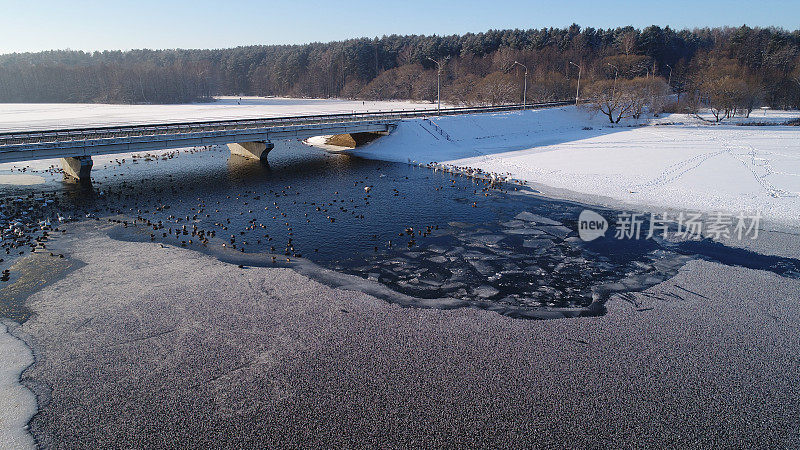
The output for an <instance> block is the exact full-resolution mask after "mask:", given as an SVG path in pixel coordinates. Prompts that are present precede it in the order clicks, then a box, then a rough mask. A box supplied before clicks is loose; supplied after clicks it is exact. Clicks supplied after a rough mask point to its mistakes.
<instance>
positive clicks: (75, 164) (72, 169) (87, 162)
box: [61, 156, 94, 182]
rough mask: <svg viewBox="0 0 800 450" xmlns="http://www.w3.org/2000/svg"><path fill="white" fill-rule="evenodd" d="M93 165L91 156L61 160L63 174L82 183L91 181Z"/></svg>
mask: <svg viewBox="0 0 800 450" xmlns="http://www.w3.org/2000/svg"><path fill="white" fill-rule="evenodd" d="M93 164H94V163H93V162H92V157H91V156H75V157H69V158H61V167H63V168H64V174H66V175H68V176H70V177H72V178H74V179H76V180H78V181H82V182H87V181H91V173H92V165H93Z"/></svg>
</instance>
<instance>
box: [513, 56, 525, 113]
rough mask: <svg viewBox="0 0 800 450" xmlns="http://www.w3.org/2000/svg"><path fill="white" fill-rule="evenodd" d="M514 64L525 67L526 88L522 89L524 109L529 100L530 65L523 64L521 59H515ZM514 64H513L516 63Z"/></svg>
mask: <svg viewBox="0 0 800 450" xmlns="http://www.w3.org/2000/svg"><path fill="white" fill-rule="evenodd" d="M514 64H518V65H520V66H522V67H524V68H525V88H524V89H523V91H522V109H525V105H526V104H527V100H528V66H526V65H525V64H522V63H521V62H519V61H514ZM514 64H512V66H513V65H514Z"/></svg>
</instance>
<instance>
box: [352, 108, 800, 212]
mask: <svg viewBox="0 0 800 450" xmlns="http://www.w3.org/2000/svg"><path fill="white" fill-rule="evenodd" d="M754 114H756V113H754ZM758 114H762V112H761V111H759V112H758ZM770 114H772V115H773V116H780V117H781V119H782V120H788V119H790V118H792V117H797V116H798V115H800V114H798V113H797V112H791V111H790V112H780V113H778V112H775V111H770V112H767V117H769V116H770ZM667 124H669V125H667ZM628 125H631V123H628V124H620V125H616V126H611V125H610V124H609V123H608V119H606V118H605V117H604V116H599V115H598V116H594V117H592V116H591V115H589V114H588V113H587V112H586V111H584V110H582V109H577V108H575V107H564V108H557V109H543V110H535V111H525V112H513V113H502V114H475V115H468V116H451V117H432V118H430V120H425V119H418V120H408V121H404V122H402V123H401V124H400V126H399V127H398V128H397V130H396V131H395V132H394V133H393V134H392V135H391V136H389V137H386V138H382V139H379V140H377V141H375V142H373V143H371V144H369V145H367V146H365V147H362V148H359V149H356V150H355V151H354V153H355V154H358V155H360V156H363V157H368V158H376V159H383V160H390V161H401V162H407V161H414V162H417V163H421V164H427V163H429V162H439V163H445V164H452V165H457V166H468V167H473V168H480V169H483V170H485V171H489V172H495V173H500V174H510V175H511V176H512V177H514V178H517V179H521V180H526V181H528V182H531V183H532V184H533V185H534V186H536V187H541V188H542V190H543V191H544V192H545V193H548V188H552V189H550V191H551V192H552V193H555V194H556V195H565V196H566V197H574V199H575V200H589V201H600V202H603V203H608V204H610V205H612V206H620V205H622V206H623V207H624V206H636V207H645V208H646V209H648V210H659V209H661V208H663V209H664V210H670V211H684V210H686V211H701V212H715V211H721V212H728V213H733V214H738V213H744V214H753V213H755V212H757V211H761V213H762V215H763V217H764V218H765V219H771V220H774V221H777V222H781V223H784V224H787V225H791V226H800V127H792V126H760V127H756V126H736V125H725V124H723V125H713V124H708V123H706V122H703V121H701V120H698V119H697V118H696V117H690V116H687V115H684V114H680V115H679V114H672V115H666V116H663V117H660V118H658V119H651V120H649V121H643V123H640V124H638V125H643V126H628ZM634 125H636V124H634ZM589 128H590V129H589ZM439 130H441V132H440V131H439ZM564 192H567V194H563V193H564Z"/></svg>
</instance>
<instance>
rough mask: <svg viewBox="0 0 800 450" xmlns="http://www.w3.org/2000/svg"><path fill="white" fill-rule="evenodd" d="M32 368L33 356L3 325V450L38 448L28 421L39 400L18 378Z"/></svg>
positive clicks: (0, 409) (0, 347)
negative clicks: (29, 429)
mask: <svg viewBox="0 0 800 450" xmlns="http://www.w3.org/2000/svg"><path fill="white" fill-rule="evenodd" d="M31 364H33V354H32V353H31V351H30V349H29V348H28V347H27V346H26V345H25V344H24V343H23V342H22V341H20V340H19V339H17V338H15V337H14V336H12V335H11V334H9V333H8V328H7V327H6V325H4V324H0V447H1V448H4V449H22V448H35V447H36V445H35V443H34V441H33V438H32V437H31V435H30V434H28V432H27V429H26V428H27V425H28V421H29V420H30V419H31V417H33V415H34V414H35V413H36V397H35V396H34V395H33V393H32V392H31V391H29V390H28V389H26V388H25V387H24V386H22V385H21V384H20V383H19V376H20V374H21V373H22V371H23V370H25V368H27V367H28V366H30V365H31Z"/></svg>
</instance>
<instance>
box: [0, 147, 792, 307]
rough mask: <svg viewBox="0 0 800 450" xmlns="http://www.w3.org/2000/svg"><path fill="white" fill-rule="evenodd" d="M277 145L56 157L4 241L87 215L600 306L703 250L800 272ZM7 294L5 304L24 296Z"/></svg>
mask: <svg viewBox="0 0 800 450" xmlns="http://www.w3.org/2000/svg"><path fill="white" fill-rule="evenodd" d="M269 156H270V167H268V168H267V167H262V166H261V165H260V164H258V163H257V162H253V161H249V160H245V159H241V158H238V157H231V156H230V155H229V153H228V151H227V148H225V147H218V148H212V149H209V150H205V151H183V152H174V153H171V154H169V155H167V156H163V157H158V158H155V157H149V158H141V157H137V158H130V157H127V158H125V160H124V162H122V161H121V158H118V159H120V161H119V162H112V163H110V164H101V163H100V161H98V162H96V163H95V168H94V170H93V179H94V184H93V185H92V186H81V185H77V184H75V183H71V182H64V181H63V176H62V175H61V174H60V173H59V172H58V170H49V171H43V172H34V173H33V174H34V175H38V176H42V177H43V178H44V179H45V183H43V184H39V185H33V186H7V185H6V186H4V187H2V190H1V191H0V192H2V196H3V198H4V200H3V203H2V217H0V226H2V228H3V229H4V230H5V231H4V241H3V244H4V251H5V252H6V258H5V261H3V262H0V268H2V269H6V268H8V267H9V266H10V264H11V262H13V260H14V257H15V256H16V257H17V258H18V257H19V256H20V255H19V253H20V251H21V252H22V253H23V255H24V254H27V252H29V251H30V248H31V244H33V246H37V245H38V246H39V247H41V245H40V244H39V243H38V242H37V241H36V238H37V237H38V238H39V240H41V241H42V242H43V243H45V245H46V239H45V238H47V237H48V236H52V235H53V234H58V233H59V232H60V231H61V229H58V230H56V228H58V226H59V224H60V222H59V220H61V221H73V220H80V219H86V218H87V217H88V218H92V219H99V220H102V221H108V220H114V221H117V220H119V221H124V222H121V223H122V226H127V227H129V228H130V229H132V230H134V229H136V230H140V231H144V233H145V235H146V236H149V238H150V239H151V240H154V241H158V242H164V243H168V244H171V245H178V246H187V247H189V248H194V247H197V246H198V245H201V246H202V245H205V246H206V247H208V248H221V247H222V245H223V244H224V245H225V249H226V251H230V250H234V251H244V252H245V253H247V254H253V253H256V254H262V255H264V257H265V260H266V261H269V260H270V259H271V258H272V257H273V256H274V257H275V261H276V263H280V262H283V261H285V260H286V258H289V260H291V259H292V258H295V259H296V258H306V259H309V260H311V261H313V262H315V263H317V264H319V265H321V266H323V267H325V268H329V269H334V270H336V271H339V272H344V273H348V274H352V275H356V276H358V277H361V278H365V279H368V280H372V281H374V282H378V283H381V284H384V285H386V286H387V287H389V288H390V289H392V290H393V291H396V292H400V293H402V294H406V295H409V296H412V297H416V298H421V299H440V298H450V299H459V300H462V301H464V302H466V304H468V305H472V306H476V307H490V308H491V309H495V308H493V306H502V308H500V309H501V310H502V312H503V313H504V314H509V315H512V316H515V317H539V316H542V315H541V314H538V313H537V312H541V311H559V312H560V313H563V314H564V315H581V314H584V315H586V314H597V313H599V312H602V308H600V309H597V308H593V309H587V307H589V306H590V305H598V303H599V304H602V300H603V299H604V297H605V296H607V295H608V293H611V292H619V291H631V290H641V289H645V288H647V287H649V286H652V285H654V284H657V283H659V282H661V281H663V280H665V279H667V278H669V277H671V276H672V275H674V274H675V273H676V272H677V270H678V269H679V268H680V267H681V266H682V265H683V264H684V263H685V262H686V261H687V260H689V259H691V258H696V257H702V258H706V259H710V260H714V261H719V262H722V263H725V264H735V265H743V266H746V267H751V268H755V269H763V270H771V271H773V272H776V273H779V274H781V275H784V276H797V274H798V272H800V261H797V260H793V259H787V258H777V257H770V256H763V255H758V254H755V253H752V252H748V251H746V250H740V249H733V248H729V247H726V246H724V245H721V244H718V243H714V242H712V241H700V242H686V243H679V244H670V243H664V242H656V241H653V240H640V241H619V240H616V239H608V238H601V239H599V240H597V241H594V242H591V243H588V244H587V243H583V242H582V241H580V240H579V239H578V238H577V236H576V233H575V230H576V220H577V217H578V215H579V214H580V212H581V211H582V210H583V209H584V208H585V205H580V204H576V203H571V202H565V201H555V200H550V199H546V198H541V197H538V196H534V195H530V194H529V193H528V194H523V193H521V192H519V191H514V189H515V187H514V186H513V185H503V186H501V187H500V188H499V189H498V188H496V187H490V185H489V184H488V182H487V181H485V180H476V179H472V178H468V177H465V176H460V175H457V174H452V173H447V172H443V171H433V170H431V169H428V168H423V167H414V166H410V165H407V164H397V163H386V162H378V161H371V160H364V159H360V158H355V157H351V156H348V155H345V154H330V153H325V152H323V151H321V150H318V149H314V148H310V147H307V146H304V145H302V144H300V143H298V142H282V143H279V145H278V146H277V147H276V149H275V150H274V151H272V152H271V153H270V155H269ZM19 166H20V167H22V165H19ZM3 173H13V174H18V173H20V172H18V171H13V172H7V171H4V172H3ZM26 173H31V171H30V170H28V171H26ZM365 187H369V190H368V191H367V190H365ZM593 209H595V210H596V211H598V212H600V213H601V214H603V215H604V216H606V217H607V218H612V217H615V216H616V211H611V210H603V209H598V208H593ZM43 228H44V229H43ZM61 228H63V226H62V227H61ZM45 233H46V234H47V235H45ZM40 251H42V250H40ZM44 251H45V252H46V251H47V250H44ZM56 256H58V255H56ZM15 276H17V274H14V273H9V274H8V275H7V276H6V277H7V278H8V281H4V282H2V284H9V283H12V282H13V281H14V277H15ZM0 288H2V285H0ZM2 292H3V291H0V294H2ZM2 302H5V303H6V304H5V306H4V307H5V311H3V310H0V316H2V315H6V316H8V315H11V313H9V312H8V311H11V310H14V309H15V308H17V309H19V305H16V306H14V305H9V301H8V300H7V299H4V300H0V306H2V304H3V303H2ZM2 313H4V314H2ZM18 315H19V314H18Z"/></svg>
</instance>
